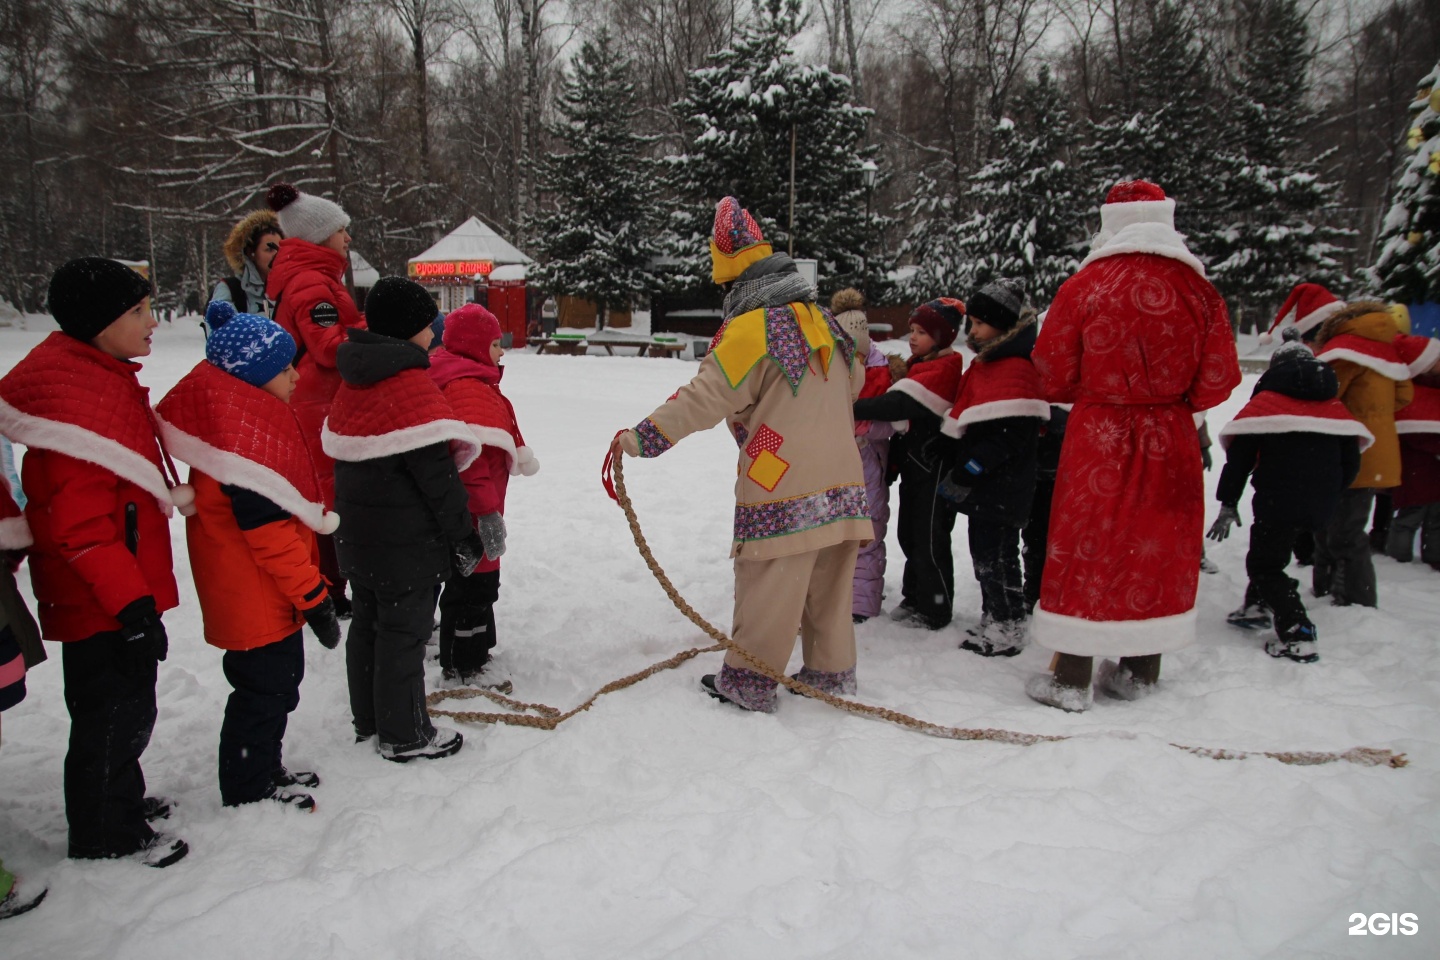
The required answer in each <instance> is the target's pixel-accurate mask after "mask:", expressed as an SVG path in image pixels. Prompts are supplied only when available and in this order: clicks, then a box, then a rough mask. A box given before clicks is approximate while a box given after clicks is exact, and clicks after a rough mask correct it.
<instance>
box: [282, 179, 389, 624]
mask: <svg viewBox="0 0 1440 960" xmlns="http://www.w3.org/2000/svg"><path fill="white" fill-rule="evenodd" d="M265 202H266V203H267V204H269V206H270V208H271V209H272V210H274V211H275V214H276V216H277V217H278V218H279V220H280V229H282V230H283V231H285V239H284V240H281V241H280V252H279V253H277V254H275V260H274V262H273V263H271V265H270V275H269V277H268V278H267V279H266V281H265V295H266V296H267V297H269V298H270V299H271V300H272V301H274V303H275V315H274V318H273V319H274V320H275V322H276V323H278V324H280V326H281V327H283V328H284V329H285V332H286V333H288V334H290V336H292V337H293V338H295V344H296V358H295V370H296V372H297V373H299V374H300V382H299V383H298V384H297V385H296V387H295V395H294V397H293V398H292V399H291V401H290V406H291V408H292V409H293V410H294V411H295V417H296V419H298V420H299V421H300V429H301V432H302V433H303V435H304V437H305V446H306V448H307V449H309V451H310V456H311V458H312V459H313V460H314V461H315V469H316V472H317V473H318V474H319V475H320V490H321V493H322V494H323V496H324V498H325V507H326V508H327V509H334V507H335V461H333V460H331V459H330V457H329V456H327V455H326V453H325V451H324V450H323V449H321V446H320V428H321V427H322V426H323V425H324V423H325V418H326V417H327V416H329V415H330V405H331V403H333V402H334V400H335V391H337V390H339V389H340V374H339V373H338V372H337V371H336V369H335V351H336V350H338V349H339V347H340V344H342V343H344V342H345V331H346V330H347V329H350V328H352V327H362V326H364V325H365V318H364V317H362V316H361V315H360V311H359V310H358V309H357V308H356V307H355V301H354V300H353V299H352V298H351V296H350V291H349V290H347V289H346V288H345V283H344V278H345V265H346V263H347V258H348V257H349V255H350V231H349V226H350V215H349V214H347V213H346V212H345V211H344V210H343V209H341V207H340V205H339V204H337V203H333V202H331V201H329V200H326V199H325V198H324V197H317V196H315V195H313V194H308V193H301V192H300V191H299V190H297V189H296V188H295V187H292V186H291V185H290V184H288V183H277V184H275V185H274V186H272V187H271V188H270V192H269V193H268V194H266V196H265ZM319 545H320V571H321V573H323V574H324V575H325V579H326V580H328V581H329V582H330V584H331V586H332V590H331V595H332V596H333V597H334V599H335V606H336V609H337V610H338V611H339V613H340V615H341V616H342V617H346V616H349V611H350V602H349V600H348V599H346V597H345V579H344V578H343V577H342V576H341V575H340V568H339V564H338V563H336V561H335V545H334V542H333V541H332V540H331V538H330V537H328V536H321V537H320V538H319Z"/></svg>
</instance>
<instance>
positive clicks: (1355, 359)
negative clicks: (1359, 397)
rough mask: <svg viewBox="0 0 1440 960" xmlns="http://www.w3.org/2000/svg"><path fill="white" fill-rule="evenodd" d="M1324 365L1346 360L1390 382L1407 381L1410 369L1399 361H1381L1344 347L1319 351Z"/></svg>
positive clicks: (1318, 355)
mask: <svg viewBox="0 0 1440 960" xmlns="http://www.w3.org/2000/svg"><path fill="white" fill-rule="evenodd" d="M1316 356H1317V357H1319V358H1320V359H1321V360H1323V361H1325V362H1326V363H1331V362H1333V361H1336V360H1348V361H1350V362H1351V363H1353V364H1355V365H1356V366H1361V367H1364V368H1365V369H1366V370H1373V371H1375V372H1376V373H1378V374H1380V376H1382V377H1387V378H1389V379H1391V380H1396V381H1399V380H1409V379H1410V368H1409V367H1408V366H1406V365H1405V364H1403V363H1401V362H1400V361H1399V360H1382V359H1380V358H1379V357H1372V356H1370V354H1368V353H1361V352H1360V351H1359V350H1350V349H1348V348H1346V347H1337V348H1336V349H1334V350H1321V351H1320V352H1319V353H1318V354H1316Z"/></svg>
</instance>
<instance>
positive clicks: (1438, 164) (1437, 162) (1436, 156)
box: [1430, 153, 1440, 174]
mask: <svg viewBox="0 0 1440 960" xmlns="http://www.w3.org/2000/svg"><path fill="white" fill-rule="evenodd" d="M1430 172H1431V173H1434V174H1440V153H1432V154H1430Z"/></svg>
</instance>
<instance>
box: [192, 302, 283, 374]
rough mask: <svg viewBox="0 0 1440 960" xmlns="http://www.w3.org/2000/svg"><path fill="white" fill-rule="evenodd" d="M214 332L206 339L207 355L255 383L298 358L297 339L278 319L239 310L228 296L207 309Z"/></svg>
mask: <svg viewBox="0 0 1440 960" xmlns="http://www.w3.org/2000/svg"><path fill="white" fill-rule="evenodd" d="M205 322H206V323H207V324H209V326H210V328H211V330H213V331H214V332H213V333H211V334H210V339H209V340H207V341H205V359H206V360H209V361H210V362H211V363H213V364H215V366H217V367H219V368H220V369H221V370H224V371H225V372H226V373H228V374H231V375H232V376H236V377H239V378H240V379H241V380H244V381H245V382H246V383H248V384H250V385H251V386H254V387H262V386H264V385H265V384H267V383H269V382H270V381H271V380H274V379H275V377H276V376H278V375H279V373H280V371H281V370H284V369H285V368H286V367H288V366H289V365H290V361H292V360H294V359H295V339H294V338H293V337H291V336H290V334H288V333H286V332H285V328H284V327H282V326H280V325H279V324H278V323H276V322H275V321H274V320H267V319H265V318H264V317H261V316H257V315H256V314H253V313H236V312H235V307H234V306H233V305H232V304H230V303H227V302H226V301H224V300H216V301H213V302H212V303H211V304H210V306H209V307H207V308H206V309H205Z"/></svg>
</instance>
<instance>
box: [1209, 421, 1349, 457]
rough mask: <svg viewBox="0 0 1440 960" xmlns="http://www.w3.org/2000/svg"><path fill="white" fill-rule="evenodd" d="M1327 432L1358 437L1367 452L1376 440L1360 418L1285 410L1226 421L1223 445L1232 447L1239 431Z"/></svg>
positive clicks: (1221, 433)
mask: <svg viewBox="0 0 1440 960" xmlns="http://www.w3.org/2000/svg"><path fill="white" fill-rule="evenodd" d="M1257 433H1258V434H1267V433H1324V434H1328V435H1329V436H1332V437H1359V438H1360V450H1361V452H1364V451H1365V450H1368V449H1369V448H1370V447H1371V446H1373V445H1374V443H1375V435H1374V434H1372V433H1371V432H1370V431H1369V429H1367V428H1366V426H1365V424H1363V423H1361V422H1360V421H1359V420H1337V419H1334V418H1332V417H1306V416H1302V415H1300V414H1294V413H1283V414H1276V415H1274V416H1269V417H1241V418H1239V419H1236V420H1231V421H1230V422H1229V423H1227V424H1225V426H1224V428H1223V429H1221V431H1220V437H1219V439H1220V448H1221V449H1222V450H1228V449H1230V440H1231V439H1232V438H1233V437H1237V436H1239V435H1240V434H1257Z"/></svg>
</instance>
